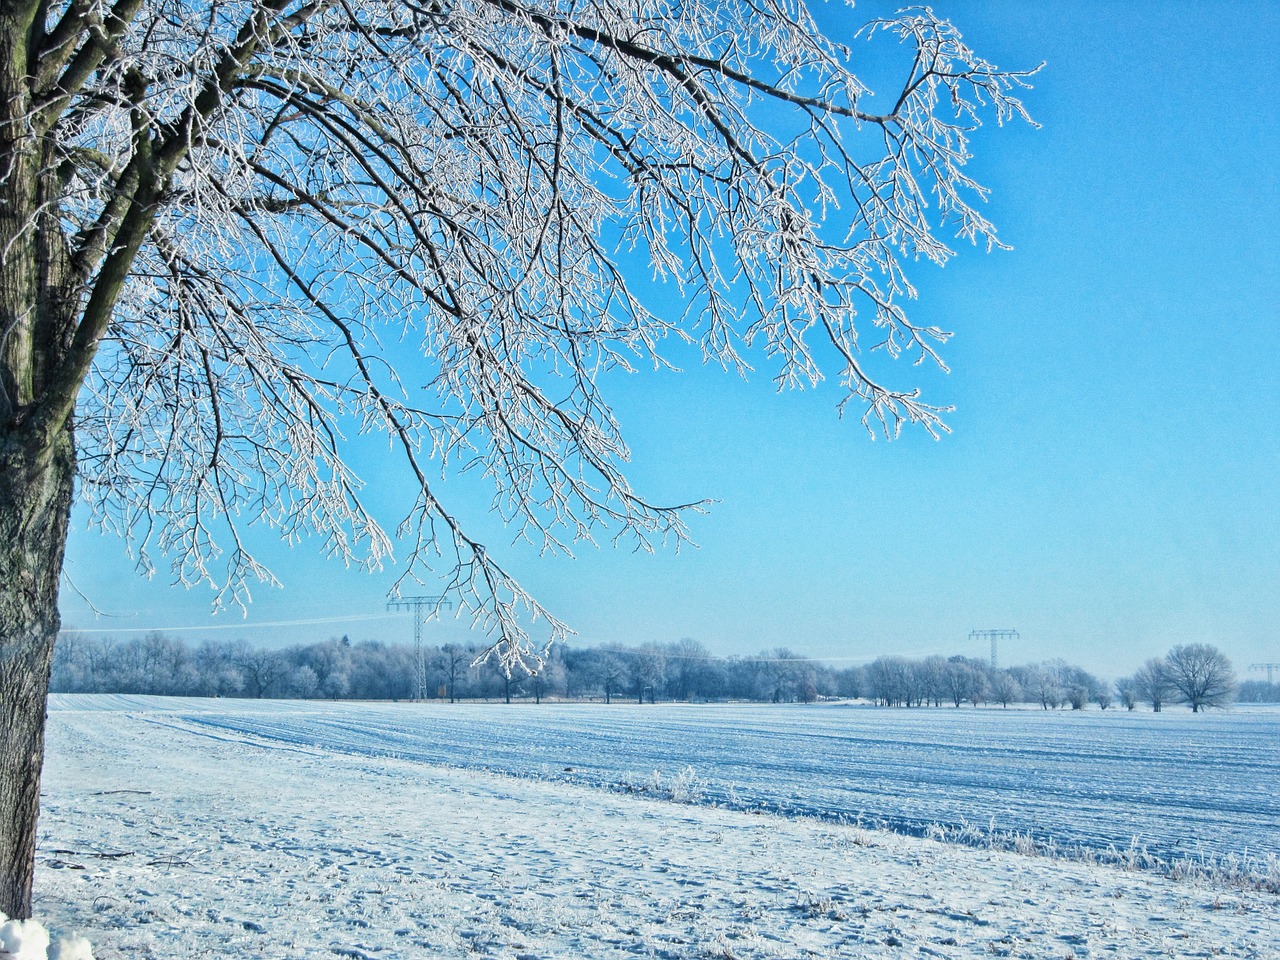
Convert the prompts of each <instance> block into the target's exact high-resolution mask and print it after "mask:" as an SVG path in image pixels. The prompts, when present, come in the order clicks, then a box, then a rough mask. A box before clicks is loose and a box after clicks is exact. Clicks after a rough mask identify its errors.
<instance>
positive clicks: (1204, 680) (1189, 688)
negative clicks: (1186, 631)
mask: <svg viewBox="0 0 1280 960" xmlns="http://www.w3.org/2000/svg"><path fill="white" fill-rule="evenodd" d="M1165 662H1166V663H1167V664H1168V667H1169V679H1170V682H1171V683H1172V684H1173V688H1174V689H1175V690H1176V691H1177V696H1178V700H1179V701H1180V702H1182V703H1185V704H1187V706H1189V707H1190V708H1191V710H1192V711H1193V712H1194V713H1199V712H1200V711H1201V710H1202V709H1204V708H1205V707H1225V706H1227V705H1228V704H1229V703H1231V701H1232V700H1233V699H1235V693H1236V673H1235V670H1234V669H1232V666H1231V661H1230V660H1228V659H1227V657H1226V654H1224V653H1223V652H1222V651H1221V650H1219V649H1218V648H1217V647H1215V646H1213V645H1212V644H1208V643H1188V644H1183V645H1181V646H1177V647H1174V648H1173V649H1172V650H1170V651H1169V655H1168V656H1167V657H1165Z"/></svg>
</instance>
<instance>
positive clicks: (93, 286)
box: [31, 0, 1028, 667]
mask: <svg viewBox="0 0 1280 960" xmlns="http://www.w3.org/2000/svg"><path fill="white" fill-rule="evenodd" d="M54 7H55V8H58V9H57V10H51V20H50V24H51V27H50V28H51V29H58V27H57V23H58V21H59V18H69V19H66V20H65V22H66V23H72V22H73V21H74V20H75V18H77V17H79V18H82V19H84V21H85V25H84V29H86V30H89V31H90V32H91V33H92V34H93V37H94V38H95V39H92V40H90V41H83V42H82V41H76V42H74V43H71V42H69V43H68V44H67V45H66V46H65V47H62V48H59V50H56V51H54V52H52V53H50V55H49V57H50V59H49V61H48V62H47V63H46V64H45V68H46V69H47V70H48V72H49V74H50V76H51V77H54V78H57V81H58V82H57V83H56V84H53V85H52V86H51V87H50V93H49V94H48V96H47V97H46V98H45V99H44V100H42V101H40V102H39V103H38V104H37V106H36V107H35V112H34V113H33V115H32V118H31V122H32V124H33V126H34V127H35V128H36V129H37V131H38V132H39V134H40V135H41V136H46V137H48V138H50V142H51V143H52V144H53V150H52V152H51V155H50V161H49V162H50V163H51V164H52V165H54V166H55V167H56V168H57V170H58V178H57V182H58V183H59V184H60V185H61V186H60V190H61V193H60V194H59V195H57V196H56V197H52V198H50V199H49V200H48V203H49V204H51V205H53V206H54V207H55V208H56V212H57V216H58V218H59V220H60V222H61V223H62V224H63V227H64V231H65V235H66V239H67V241H68V244H69V247H70V248H71V250H72V253H73V259H74V263H75V271H74V276H75V278H76V283H77V284H78V287H77V290H76V293H75V294H74V295H75V296H77V297H79V299H80V302H81V312H82V316H81V318H80V320H79V321H78V331H80V332H78V333H77V337H80V336H81V335H82V334H83V337H84V338H85V340H86V343H89V344H90V345H91V347H92V349H93V350H94V351H96V355H94V357H93V362H92V368H91V369H89V370H87V371H86V382H85V389H84V390H83V391H82V392H81V394H80V399H79V402H78V405H77V410H76V416H77V419H76V426H77V434H78V442H79V449H80V471H81V477H82V490H83V492H84V494H85V496H86V497H87V498H88V500H89V501H90V502H91V503H92V504H93V506H94V509H95V516H96V518H97V520H98V522H99V523H100V524H101V525H102V526H103V527H105V528H108V529H113V530H116V531H118V532H120V533H122V534H124V535H125V536H126V537H128V538H130V542H131V543H132V544H133V547H134V549H136V550H137V553H138V557H139V560H140V563H141V564H142V566H143V567H144V569H147V570H148V571H149V570H150V569H151V562H152V561H151V559H150V558H151V554H152V552H153V551H159V552H160V553H163V554H166V555H168V556H170V557H171V558H172V559H173V563H174V570H175V573H176V577H177V579H179V580H181V581H182V582H184V583H195V582H201V581H205V582H209V583H211V584H212V583H216V584H218V585H219V590H220V592H219V594H218V602H219V604H223V603H231V604H243V603H245V602H247V601H248V599H249V587H250V584H251V583H252V582H253V581H262V580H265V581H267V582H272V575H271V574H270V572H269V571H267V570H266V569H264V568H263V567H262V566H261V565H260V564H259V563H258V562H257V561H256V560H254V558H253V556H252V553H251V551H250V549H249V547H248V546H247V544H246V540H245V538H244V536H243V530H244V528H245V527H246V526H249V525H253V524H263V525H266V526H267V527H269V528H272V529H275V530H277V531H279V533H280V534H281V535H282V536H283V537H284V538H285V539H287V540H289V541H291V542H292V541H297V540H300V539H302V538H303V537H305V536H309V535H312V534H316V535H319V536H320V537H322V538H323V539H324V542H325V546H326V549H327V550H328V551H329V552H330V553H332V554H333V555H335V556H337V557H340V558H342V559H343V560H345V561H347V562H355V563H359V564H363V565H367V566H373V567H376V566H377V565H379V564H380V563H381V562H383V561H384V560H385V559H386V558H387V557H389V556H390V554H391V549H392V545H393V537H392V536H391V535H389V534H388V532H387V531H386V530H385V529H384V527H383V525H382V523H381V521H380V520H379V519H378V518H377V517H375V516H374V514H373V512H372V510H371V509H370V508H369V507H368V506H367V504H366V501H365V486H364V478H362V477H360V476H359V475H357V473H356V472H355V470H354V469H352V467H351V466H350V465H349V459H348V458H349V455H350V452H351V449H352V445H353V444H360V443H362V441H360V440H359V439H358V438H359V437H360V436H361V435H364V434H377V435H381V436H383V437H385V438H386V439H387V441H388V442H389V443H390V444H391V446H392V447H393V448H394V449H395V450H396V451H397V453H398V455H399V457H400V459H401V460H402V461H403V463H404V464H406V465H407V469H408V472H409V475H410V477H411V478H412V484H413V489H415V490H416V499H415V502H414V503H413V504H412V506H411V507H410V508H409V509H408V510H407V511H406V513H405V515H404V517H403V522H402V523H401V524H400V526H399V528H398V529H397V531H396V532H397V534H398V535H399V536H400V537H403V538H406V539H407V541H408V556H407V557H406V558H404V559H405V560H406V562H407V566H406V569H407V570H408V571H409V572H408V573H407V574H406V576H407V577H419V576H423V577H425V576H428V575H430V577H431V578H432V583H433V586H432V590H433V592H437V591H438V589H439V584H438V583H437V582H436V578H439V577H443V581H444V585H445V587H446V589H448V590H449V591H451V592H453V593H456V594H457V595H458V596H459V597H460V599H461V600H462V601H463V604H464V606H465V607H466V608H467V609H468V610H469V611H470V612H471V614H472V616H473V617H474V618H475V623H476V626H477V627H479V628H481V629H484V630H486V631H488V632H489V634H490V635H491V636H492V637H493V638H494V640H495V643H496V644H497V648H498V649H497V652H498V653H499V655H500V656H501V657H502V658H503V660H504V662H505V663H506V664H507V665H508V667H512V666H516V665H517V664H520V663H522V662H523V658H525V657H532V658H533V660H531V661H530V663H532V662H534V661H536V660H537V649H536V646H537V645H536V644H534V643H533V641H532V640H531V638H530V636H529V633H528V630H529V625H530V623H531V622H532V621H536V620H539V619H541V620H543V621H544V622H545V624H547V625H548V628H549V629H548V634H549V636H551V637H552V638H554V637H555V636H559V635H561V634H563V633H564V631H565V627H564V625H563V624H561V623H559V622H558V621H557V620H556V619H555V618H554V617H552V616H550V615H549V614H548V613H547V611H545V610H543V609H542V607H541V606H539V604H538V603H537V602H536V601H535V600H534V599H533V598H532V597H530V596H529V595H528V594H527V593H526V592H525V590H524V589H523V588H522V587H521V586H520V585H519V583H517V582H516V580H515V579H514V578H513V577H512V576H511V575H510V574H509V573H508V572H507V571H506V570H505V569H504V568H503V567H502V566H501V565H500V564H499V562H498V560H497V559H495V556H494V554H493V552H490V551H484V550H483V549H481V548H480V545H479V544H478V543H477V542H476V541H475V540H474V539H472V537H471V535H470V534H469V533H468V532H467V531H466V530H465V529H464V528H463V526H462V524H461V523H460V522H459V521H458V519H457V518H456V516H455V514H454V513H452V512H451V511H450V509H449V508H448V507H447V506H446V505H445V504H444V503H443V502H441V501H440V500H439V499H438V498H437V493H436V482H435V477H436V476H439V475H444V474H448V473H450V472H453V471H459V470H461V471H465V470H475V471H478V472H480V473H481V474H483V476H484V477H485V478H487V480H488V481H489V482H490V483H491V484H492V487H493V489H494V491H495V494H494V508H495V510H497V511H498V512H499V513H500V514H501V515H502V516H503V518H504V519H505V520H506V521H507V522H508V523H509V524H510V525H511V527H512V529H513V530H514V531H515V534H516V536H517V537H519V538H522V539H525V540H528V541H529V542H531V543H533V544H535V545H536V546H537V547H539V548H540V549H542V550H545V551H552V552H567V551H569V550H571V548H572V547H573V545H574V544H575V543H576V542H579V541H588V542H591V541H594V540H595V539H597V537H599V536H600V534H601V533H602V532H607V535H608V536H609V537H610V538H612V539H613V540H615V541H620V542H625V543H627V544H629V545H631V546H633V547H635V548H638V549H644V550H651V549H653V548H655V547H656V546H658V545H660V544H662V543H674V544H677V545H678V544H679V543H681V542H683V541H685V540H686V539H687V538H688V535H689V533H688V530H687V528H686V524H685V518H686V516H687V515H688V514H689V512H690V511H697V510H699V509H701V507H702V506H703V504H701V503H685V504H675V505H663V504H657V503H653V502H651V501H649V500H648V499H646V498H645V497H644V496H643V495H642V494H640V493H639V492H637V491H636V490H634V489H633V488H632V486H631V485H630V483H629V482H628V480H627V476H626V473H625V471H624V469H623V467H624V465H625V463H626V462H627V460H628V458H629V451H628V448H627V446H626V443H625V441H624V440H623V435H622V430H621V427H620V424H619V423H618V421H617V418H616V417H615V415H614V413H613V411H612V409H611V407H610V404H609V401H608V398H607V397H605V396H603V395H602V393H601V389H600V382H601V377H602V374H604V373H606V372H607V371H610V370H631V369H633V368H635V367H639V366H644V365H655V364H656V365H663V364H666V363H667V362H668V361H667V360H666V359H665V358H664V355H663V352H662V351H663V345H664V341H667V340H668V338H674V339H675V340H678V341H684V342H692V343H697V344H699V345H700V347H701V350H702V353H703V355H704V357H705V359H707V360H708V361H713V362H715V363H718V364H721V365H723V366H725V367H726V368H728V369H731V370H737V371H742V370H745V369H747V367H748V364H749V361H750V358H751V356H752V348H754V350H756V351H759V352H760V353H762V354H763V356H764V357H765V358H767V359H766V361H765V362H767V363H768V364H770V365H771V367H772V369H773V374H774V376H775V378H776V382H777V384H778V386H779V387H787V386H793V385H798V386H803V385H810V384H815V383H817V382H818V381H820V380H821V379H823V377H824V376H827V375H829V374H834V375H835V376H837V377H838V378H839V380H840V382H841V383H842V384H843V386H844V389H845V392H846V401H845V402H852V403H853V404H855V406H856V407H858V408H860V409H861V410H862V414H861V416H862V420H863V423H864V424H866V425H867V427H868V429H869V430H872V431H873V435H874V433H875V432H881V433H884V434H885V435H888V436H893V435H896V434H897V433H898V432H899V431H900V430H901V429H902V426H903V425H904V423H907V422H913V423H919V424H921V425H922V426H923V427H924V428H925V429H926V430H928V431H929V432H930V433H932V434H934V435H935V436H936V435H937V434H938V433H939V432H940V431H942V430H945V429H946V427H945V425H944V423H943V421H942V414H943V412H944V409H943V408H941V407H938V406H935V405H932V404H929V403H927V402H925V401H924V400H922V399H921V397H920V395H919V393H918V391H916V390H914V389H902V388H897V387H891V386H887V385H884V384H883V383H882V382H881V381H880V379H878V375H877V374H875V373H873V371H872V369H871V368H870V366H869V364H870V362H871V361H869V360H868V356H869V355H870V354H871V352H872V351H875V350H882V351H883V352H884V353H885V354H887V355H890V356H894V357H896V356H899V355H902V354H906V355H909V356H911V357H912V358H913V359H914V360H915V361H916V362H920V361H922V360H924V359H926V358H928V359H930V360H932V361H934V362H937V363H938V364H941V363H942V361H941V359H940V357H939V355H938V353H937V347H938V345H939V344H940V343H942V342H943V341H944V340H945V339H946V337H947V334H946V333H944V332H943V331H942V330H940V329H938V328H937V327H934V326H919V325H916V324H915V323H914V322H913V321H912V320H911V319H910V318H909V317H908V314H907V313H906V312H905V311H904V309H903V306H902V304H903V302H904V301H905V300H907V299H909V298H911V297H913V296H914V294H915V291H914V289H913V287H912V286H911V284H910V282H909V281H908V279H907V276H906V273H905V264H906V263H907V262H908V261H911V260H915V259H919V258H921V257H925V258H928V259H930V260H932V261H935V262H937V263H942V262H945V261H946V259H947V258H948V257H949V256H950V255H951V250H950V248H949V247H948V245H947V238H945V237H943V236H940V235H939V233H938V231H939V230H946V231H949V232H951V233H953V234H954V235H955V236H957V237H960V238H962V239H967V240H970V241H974V242H985V244H986V245H987V246H988V247H992V246H997V245H999V241H998V239H997V237H996V233H995V229H994V227H993V226H992V225H991V224H990V223H989V222H988V221H987V220H986V219H985V218H984V217H983V216H982V215H981V214H980V213H979V212H978V210H977V209H976V207H975V203H977V202H978V201H980V200H981V199H982V198H983V197H984V196H985V191H984V189H983V188H982V187H981V186H979V185H978V184H976V183H975V182H973V181H972V180H971V179H970V178H969V177H968V176H967V175H966V174H965V173H964V172H963V170H964V166H965V163H966V161H967V160H968V159H969V140H968V135H969V131H970V129H971V128H972V127H973V126H975V125H977V123H978V122H979V119H980V116H981V114H982V113H984V112H986V113H994V116H995V118H996V120H997V121H999V122H1001V123H1003V122H1005V121H1006V120H1008V119H1010V118H1015V117H1016V118H1021V119H1027V117H1026V113H1025V111H1024V109H1023V106H1022V104H1021V103H1020V101H1019V100H1018V99H1017V97H1016V96H1015V94H1016V93H1017V92H1018V90H1019V88H1020V87H1023V86H1025V85H1026V77H1027V76H1028V74H1027V73H1025V72H1010V71H1002V70H999V69H997V68H996V67H994V66H992V65H991V64H989V63H987V62H985V61H983V60H982V59H981V58H979V57H977V56H976V55H975V54H974V53H972V51H970V50H969V49H968V48H967V47H966V46H965V45H964V44H963V42H962V41H961V38H960V35H959V33H958V32H957V31H956V30H955V29H954V28H953V27H952V26H951V25H950V24H948V23H946V22H945V21H942V20H939V19H938V18H936V17H935V16H934V15H933V14H932V13H931V12H930V11H928V10H926V9H918V10H912V11H908V12H906V13H904V14H903V15H902V16H901V17H900V18H898V19H895V20H891V21H876V22H874V23H872V24H869V25H868V26H867V27H865V28H863V30H862V31H860V32H859V33H858V34H856V36H857V37H858V38H859V39H861V40H877V39H878V38H879V37H880V36H881V35H886V34H887V35H890V36H893V37H896V38H897V39H898V40H899V41H900V43H901V50H902V64H901V70H900V77H901V80H900V86H898V87H896V88H895V89H894V90H893V91H892V92H890V93H889V95H888V97H887V99H884V100H883V106H884V107H885V109H884V111H883V112H880V113H874V112H868V111H867V110H866V109H864V106H865V103H866V102H867V101H869V100H870V99H871V98H869V97H868V96H867V94H868V93H869V91H868V90H867V88H866V87H865V86H864V85H863V83H862V82H861V81H860V80H859V79H858V77H857V75H856V74H855V73H854V70H853V67H856V58H857V56H858V55H859V50H860V49H861V46H860V45H859V46H856V47H853V48H846V47H844V46H841V45H839V44H836V43H833V42H831V41H829V40H827V39H825V38H824V37H823V36H822V35H821V33H820V31H819V30H818V28H817V26H816V24H815V23H814V21H813V19H812V17H811V16H810V14H809V13H808V11H807V10H806V9H805V8H804V6H803V5H802V4H801V3H799V2H793V0H766V2H763V3H756V4H737V3H714V2H710V0H695V2H686V3H672V2H669V0H640V2H635V0H632V2H628V3H618V2H613V0H591V2H575V3H556V2H537V0H527V2H526V0H456V2H436V0H431V2H425V3H423V2H418V3H404V2H400V0H397V2H389V0H345V2H342V3H332V2H323V0H312V2H305V0H304V2H296V0H295V2H288V0H259V2H248V0H243V2H229V3H218V4H210V5H204V4H200V3H193V2H189V0H184V2H178V0H150V2H141V0H125V2H122V3H119V4H116V5H115V6H114V7H113V8H111V10H107V9H106V8H103V7H100V6H97V5H92V6H81V5H76V6H67V7H66V8H65V9H61V7H60V5H56V4H55V5H54ZM68 29H69V28H68ZM851 63H852V64H853V66H851ZM883 97H884V93H883V92H881V93H880V94H879V95H878V96H877V98H876V99H877V101H878V102H879V101H880V100H881V98H883ZM131 218H132V219H131ZM637 254H640V255H643V256H644V257H645V258H647V260H648V263H649V265H650V268H651V272H652V273H654V274H655V275H657V276H658V277H661V278H666V279H668V280H669V281H671V282H672V286H673V288H678V290H679V291H680V292H681V294H682V300H683V302H682V305H681V306H680V307H674V306H673V304H672V303H669V302H667V303H657V302H654V301H652V300H650V299H649V298H648V297H647V296H646V295H645V293H644V292H642V288H641V287H640V286H638V285H637V284H636V282H635V281H634V279H633V278H631V277H630V276H629V275H628V273H627V269H628V264H629V263H630V262H633V258H634V257H635V256H636V255H637ZM120 275H123V276H124V279H123V280H122V282H120V283H119V284H118V285H112V284H113V283H114V281H112V282H109V280H110V278H111V277H114V276H120ZM864 314H865V315H866V317H865V318H864V316H863V315H864ZM95 324H98V325H99V327H98V328H96V329H97V332H96V333H95V326H94V325H95ZM868 331H874V334H873V336H874V337H875V342H874V343H872V344H870V347H869V348H868V346H867V345H866V344H864V343H863V342H862V341H863V339H864V338H865V337H866V336H867V335H868ZM818 342H825V343H828V344H830V345H833V346H834V348H835V350H836V355H837V356H838V358H839V359H838V364H837V369H835V370H832V371H826V370H824V369H823V365H822V363H821V362H820V360H819V355H818V354H817V353H815V349H816V344H817V343H818Z"/></svg>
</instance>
